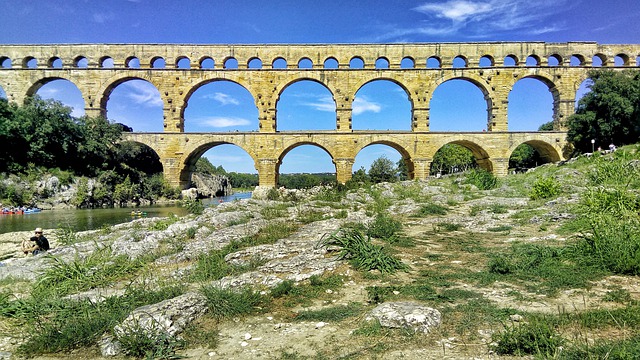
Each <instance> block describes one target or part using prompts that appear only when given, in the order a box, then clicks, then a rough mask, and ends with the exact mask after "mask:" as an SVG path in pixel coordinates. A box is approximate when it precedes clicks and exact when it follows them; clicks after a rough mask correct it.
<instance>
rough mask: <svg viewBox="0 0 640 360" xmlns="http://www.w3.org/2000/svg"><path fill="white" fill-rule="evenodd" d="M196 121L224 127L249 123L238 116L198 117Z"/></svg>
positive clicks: (206, 124) (210, 125)
mask: <svg viewBox="0 0 640 360" xmlns="http://www.w3.org/2000/svg"><path fill="white" fill-rule="evenodd" d="M197 122H198V123H199V124H200V125H202V126H209V127H214V128H225V127H232V126H245V125H251V121H249V120H247V119H243V118H239V117H224V116H213V117H208V118H204V119H199V120H197Z"/></svg>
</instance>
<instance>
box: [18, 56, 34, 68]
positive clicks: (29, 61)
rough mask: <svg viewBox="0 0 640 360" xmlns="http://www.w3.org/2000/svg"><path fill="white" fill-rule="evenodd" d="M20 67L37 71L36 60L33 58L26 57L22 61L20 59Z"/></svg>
mask: <svg viewBox="0 0 640 360" xmlns="http://www.w3.org/2000/svg"><path fill="white" fill-rule="evenodd" d="M22 67H23V68H24V69H37V68H38V60H37V59H36V58H35V57H33V56H27V57H25V58H24V59H22Z"/></svg>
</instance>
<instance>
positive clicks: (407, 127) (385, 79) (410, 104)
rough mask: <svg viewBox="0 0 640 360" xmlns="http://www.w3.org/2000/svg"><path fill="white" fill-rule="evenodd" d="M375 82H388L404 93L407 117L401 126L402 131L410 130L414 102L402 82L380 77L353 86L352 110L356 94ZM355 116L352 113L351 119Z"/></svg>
mask: <svg viewBox="0 0 640 360" xmlns="http://www.w3.org/2000/svg"><path fill="white" fill-rule="evenodd" d="M375 82H390V83H392V84H393V85H395V86H398V87H399V88H400V89H402V91H404V95H406V96H407V101H408V103H409V116H408V117H407V118H406V123H404V122H403V123H402V124H403V125H405V126H404V127H403V130H410V129H411V123H412V119H413V110H414V100H413V98H412V97H411V92H410V91H409V89H408V88H407V87H406V85H405V84H403V83H402V82H400V81H398V80H397V79H394V78H392V77H387V76H382V77H376V78H371V79H365V80H364V81H363V82H362V83H361V84H355V86H354V88H355V91H354V92H353V98H352V99H351V101H352V108H353V107H354V104H353V103H354V102H355V101H356V99H357V98H358V93H359V92H360V90H362V89H363V88H364V87H365V86H367V85H369V84H372V83H375ZM355 116H357V114H355V113H354V114H353V115H352V118H354V117H355ZM403 120H404V119H403ZM360 130H362V129H360ZM371 130H373V129H371ZM378 130H380V129H378ZM385 130H387V129H385Z"/></svg>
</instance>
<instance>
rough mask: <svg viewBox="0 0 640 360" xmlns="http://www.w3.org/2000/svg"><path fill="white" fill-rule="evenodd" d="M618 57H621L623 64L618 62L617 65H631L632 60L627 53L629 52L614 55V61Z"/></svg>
mask: <svg viewBox="0 0 640 360" xmlns="http://www.w3.org/2000/svg"><path fill="white" fill-rule="evenodd" d="M618 59H620V62H621V64H620V65H618V64H616V66H629V65H631V63H630V62H629V60H630V58H629V55H627V54H624V53H620V54H617V55H616V56H615V57H614V63H615V62H616V60H618Z"/></svg>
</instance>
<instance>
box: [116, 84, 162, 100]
mask: <svg viewBox="0 0 640 360" xmlns="http://www.w3.org/2000/svg"><path fill="white" fill-rule="evenodd" d="M124 85H125V86H126V87H127V88H128V89H129V91H128V92H127V97H129V99H130V100H131V101H133V102H134V103H136V104H139V105H144V106H148V107H153V106H163V105H164V104H163V102H162V99H161V98H160V93H159V92H158V90H157V89H156V88H155V87H154V86H153V85H151V84H149V83H148V82H146V81H140V80H138V81H128V82H126V83H124Z"/></svg>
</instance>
